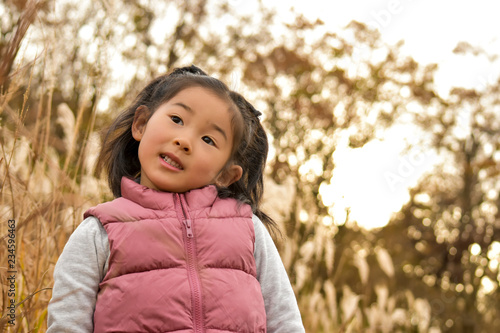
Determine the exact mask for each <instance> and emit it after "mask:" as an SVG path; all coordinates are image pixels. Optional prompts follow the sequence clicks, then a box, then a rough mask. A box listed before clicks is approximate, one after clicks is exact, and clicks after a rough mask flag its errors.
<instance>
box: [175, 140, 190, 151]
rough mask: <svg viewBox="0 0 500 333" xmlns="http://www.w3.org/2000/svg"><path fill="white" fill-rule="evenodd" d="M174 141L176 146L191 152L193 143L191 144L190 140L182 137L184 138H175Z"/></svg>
mask: <svg viewBox="0 0 500 333" xmlns="http://www.w3.org/2000/svg"><path fill="white" fill-rule="evenodd" d="M174 143H175V145H176V146H178V147H179V148H180V149H182V150H184V151H185V152H186V153H190V152H191V145H190V144H189V141H188V140H186V139H182V138H177V139H175V140H174Z"/></svg>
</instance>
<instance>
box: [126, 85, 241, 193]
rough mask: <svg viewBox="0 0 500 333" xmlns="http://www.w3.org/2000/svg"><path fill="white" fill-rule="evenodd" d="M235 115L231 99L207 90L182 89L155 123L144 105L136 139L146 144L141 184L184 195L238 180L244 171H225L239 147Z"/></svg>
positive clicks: (164, 106) (136, 124)
mask: <svg viewBox="0 0 500 333" xmlns="http://www.w3.org/2000/svg"><path fill="white" fill-rule="evenodd" d="M232 112H233V111H231V110H230V105H229V104H228V103H227V102H226V101H224V100H223V99H221V98H219V97H217V96H216V95H215V94H214V93H212V92H211V91H210V90H208V89H206V88H202V87H190V88H186V89H184V90H182V91H180V92H179V93H178V94H177V95H175V96H174V97H173V98H171V99H170V100H169V101H167V102H165V103H164V104H162V105H160V106H159V107H158V109H157V110H156V111H155V112H154V113H153V115H152V116H151V117H150V118H149V120H148V117H149V115H150V110H148V109H147V108H146V107H145V106H142V107H139V108H138V109H137V110H136V113H135V118H134V123H133V125H132V135H133V137H134V138H135V139H136V140H137V141H139V142H140V143H139V161H140V162H141V184H142V185H144V186H146V187H149V188H151V189H155V190H159V191H168V192H178V193H180V192H186V191H189V190H192V189H196V188H200V187H203V186H206V185H209V184H217V185H220V186H229V185H230V184H232V183H233V182H235V181H237V180H238V179H239V178H240V177H241V173H242V170H241V167H240V166H237V165H230V166H228V167H227V168H224V167H225V166H226V163H227V162H228V160H229V157H230V154H231V149H232V145H233V130H232V126H231V118H232ZM223 168H224V170H223Z"/></svg>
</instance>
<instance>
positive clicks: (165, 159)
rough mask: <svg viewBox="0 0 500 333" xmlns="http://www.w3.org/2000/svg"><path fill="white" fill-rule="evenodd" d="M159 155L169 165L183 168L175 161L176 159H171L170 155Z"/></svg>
mask: <svg viewBox="0 0 500 333" xmlns="http://www.w3.org/2000/svg"><path fill="white" fill-rule="evenodd" d="M160 157H161V158H162V159H163V160H164V161H165V162H166V163H168V164H170V165H171V166H173V167H174V168H177V169H179V170H184V168H183V167H182V165H180V164H179V163H177V162H176V161H174V160H173V159H171V158H170V157H168V156H166V155H160Z"/></svg>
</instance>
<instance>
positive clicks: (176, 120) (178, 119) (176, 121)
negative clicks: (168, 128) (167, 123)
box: [170, 116, 184, 125]
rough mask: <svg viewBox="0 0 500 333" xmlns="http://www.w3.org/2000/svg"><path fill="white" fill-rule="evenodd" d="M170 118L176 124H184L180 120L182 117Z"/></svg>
mask: <svg viewBox="0 0 500 333" xmlns="http://www.w3.org/2000/svg"><path fill="white" fill-rule="evenodd" d="M170 119H172V121H173V122H174V123H176V124H179V125H184V122H183V121H182V119H181V118H180V117H178V116H170Z"/></svg>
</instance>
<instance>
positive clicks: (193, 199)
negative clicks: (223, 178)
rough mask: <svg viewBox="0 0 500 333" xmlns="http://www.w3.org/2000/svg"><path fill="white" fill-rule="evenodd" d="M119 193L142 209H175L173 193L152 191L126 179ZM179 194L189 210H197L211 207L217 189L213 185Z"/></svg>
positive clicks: (215, 197)
mask: <svg viewBox="0 0 500 333" xmlns="http://www.w3.org/2000/svg"><path fill="white" fill-rule="evenodd" d="M121 192H122V197H124V198H126V199H128V200H130V201H133V202H135V203H137V204H139V205H141V206H142V207H144V208H149V209H155V210H168V209H175V203H174V200H175V198H174V195H175V193H172V192H162V191H157V190H153V189H150V188H148V187H146V186H143V185H141V184H139V183H138V182H137V181H135V180H132V179H129V178H127V177H123V178H122V181H121ZM179 194H181V195H184V197H185V198H186V202H187V205H188V207H187V208H188V209H189V210H198V209H202V208H207V207H210V206H212V205H213V203H214V202H215V200H216V199H217V188H216V187H215V185H208V186H205V187H203V188H200V189H195V190H191V191H188V192H185V193H179Z"/></svg>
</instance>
